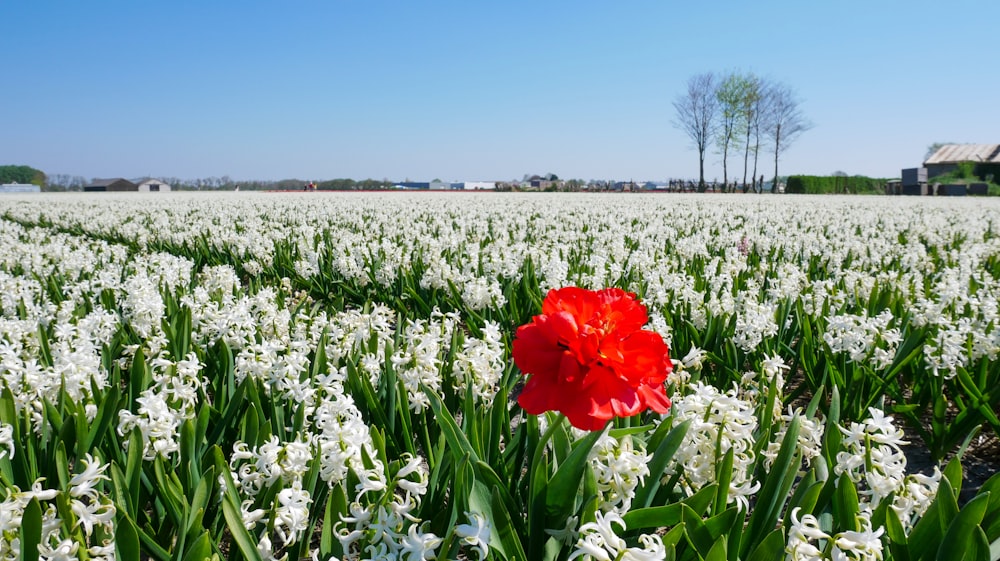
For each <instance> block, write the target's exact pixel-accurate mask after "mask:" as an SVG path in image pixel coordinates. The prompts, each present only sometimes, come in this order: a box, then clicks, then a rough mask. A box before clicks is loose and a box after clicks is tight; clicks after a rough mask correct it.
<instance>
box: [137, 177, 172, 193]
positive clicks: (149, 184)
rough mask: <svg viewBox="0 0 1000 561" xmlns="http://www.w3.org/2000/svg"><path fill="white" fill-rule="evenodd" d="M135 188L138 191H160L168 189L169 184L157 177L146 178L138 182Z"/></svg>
mask: <svg viewBox="0 0 1000 561" xmlns="http://www.w3.org/2000/svg"><path fill="white" fill-rule="evenodd" d="M136 188H137V190H138V191H139V192H140V193H149V192H153V193H156V192H159V193H162V192H164V191H169V190H170V184H169V183H166V182H163V181H160V180H159V179H147V180H145V181H143V182H142V183H139V185H137V186H136Z"/></svg>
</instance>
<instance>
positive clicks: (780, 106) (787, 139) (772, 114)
mask: <svg viewBox="0 0 1000 561" xmlns="http://www.w3.org/2000/svg"><path fill="white" fill-rule="evenodd" d="M767 95H768V96H769V98H770V100H769V106H770V111H769V112H768V119H767V126H766V127H765V132H766V135H767V137H768V139H770V141H771V143H772V144H771V151H772V152H774V183H773V184H772V187H771V192H772V193H777V192H778V160H779V159H780V158H781V152H782V151H783V150H786V149H787V148H788V146H789V145H790V144H791V143H792V142H794V141H795V139H796V138H798V136H799V135H800V134H802V133H803V132H805V131H807V130H809V129H811V128H812V123H810V122H809V120H808V119H806V118H805V116H804V115H803V114H802V111H801V110H800V109H799V100H798V99H797V98H796V97H795V93H794V92H792V90H791V88H789V87H788V86H786V85H785V84H782V83H775V84H772V85H771V87H769V88H768V94H767Z"/></svg>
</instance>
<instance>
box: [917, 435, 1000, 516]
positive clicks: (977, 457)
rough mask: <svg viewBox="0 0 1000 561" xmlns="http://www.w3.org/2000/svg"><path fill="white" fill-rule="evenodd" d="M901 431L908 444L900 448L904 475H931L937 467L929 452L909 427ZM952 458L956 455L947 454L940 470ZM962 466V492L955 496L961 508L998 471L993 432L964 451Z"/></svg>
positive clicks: (999, 445)
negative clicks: (904, 467) (904, 458)
mask: <svg viewBox="0 0 1000 561" xmlns="http://www.w3.org/2000/svg"><path fill="white" fill-rule="evenodd" d="M903 430H904V432H905V433H906V438H907V440H909V441H910V445H909V446H904V447H903V453H904V454H906V471H907V472H908V473H924V474H930V473H931V472H933V471H934V466H936V465H939V464H938V463H937V462H935V461H934V460H933V459H931V454H930V452H929V451H928V450H927V448H926V447H924V446H922V441H921V440H920V437H919V436H918V435H917V434H916V432H914V431H913V430H912V429H910V428H909V427H904V428H903ZM955 456H956V453H955V452H950V453H948V455H947V456H945V458H944V460H942V461H941V463H940V467H941V468H942V469H944V466H946V465H948V462H950V461H951V460H952V458H954V457H955ZM961 462H962V490H961V492H960V493H959V495H958V504H959V505H964V504H965V503H967V502H969V501H970V500H972V499H973V498H974V497H975V496H976V495H977V494H978V493H979V490H980V489H981V488H982V486H983V484H984V483H986V481H987V480H988V479H989V478H991V477H993V476H994V475H996V474H997V471H998V470H1000V438H997V436H996V435H995V434H993V433H992V432H989V433H985V434H979V435H977V436H976V437H975V438H973V439H972V441H971V442H970V443H969V446H968V448H966V449H965V453H964V454H963V455H962V457H961Z"/></svg>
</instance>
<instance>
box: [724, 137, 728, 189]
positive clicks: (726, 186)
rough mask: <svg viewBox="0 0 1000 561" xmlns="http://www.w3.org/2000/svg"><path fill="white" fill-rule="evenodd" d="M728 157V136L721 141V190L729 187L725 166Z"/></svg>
mask: <svg viewBox="0 0 1000 561" xmlns="http://www.w3.org/2000/svg"><path fill="white" fill-rule="evenodd" d="M728 159H729V138H726V140H725V141H723V143H722V191H723V192H726V191H727V190H728V189H729V173H728V169H727V168H726V160H728Z"/></svg>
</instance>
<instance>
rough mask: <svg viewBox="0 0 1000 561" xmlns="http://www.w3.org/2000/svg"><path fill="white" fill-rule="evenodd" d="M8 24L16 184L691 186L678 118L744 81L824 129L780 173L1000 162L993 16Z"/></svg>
mask: <svg viewBox="0 0 1000 561" xmlns="http://www.w3.org/2000/svg"><path fill="white" fill-rule="evenodd" d="M0 22H3V25H2V26H0V28H2V31H0V63H2V67H3V70H4V81H3V84H2V85H0V164H19V165H20V164H23V165H30V166H32V167H36V168H38V169H41V170H42V171H44V172H46V173H48V174H56V173H66V174H71V175H82V176H85V177H87V178H93V177H138V176H147V175H148V176H172V177H181V178H186V179H193V178H199V177H209V176H223V175H228V176H231V177H232V178H234V179H243V180H250V179H281V178H290V177H295V178H303V179H317V180H321V179H332V178H337V177H351V178H355V179H362V178H367V177H372V178H377V179H381V178H389V179H392V180H402V179H405V178H409V179H411V180H415V181H416V180H425V181H426V180H430V179H433V178H441V179H445V180H503V179H512V178H520V177H521V176H522V175H524V174H526V173H527V174H532V173H538V174H544V173H555V174H557V175H559V176H560V177H562V178H583V179H591V178H602V179H630V178H631V179H635V180H640V179H643V180H656V179H666V178H676V177H684V178H689V177H697V173H698V160H697V153H696V152H695V151H694V150H693V149H692V148H691V145H690V142H689V140H688V139H687V138H686V137H685V136H684V134H683V133H682V132H681V131H680V130H678V129H676V128H674V127H673V126H672V125H671V121H672V120H673V119H674V109H673V107H672V105H671V102H672V101H673V100H674V99H675V98H676V97H677V96H678V95H679V94H680V93H681V92H682V91H683V90H684V88H685V86H686V82H687V80H688V78H689V77H691V76H692V75H695V74H698V73H702V72H708V71H713V72H717V73H725V72H727V71H732V70H742V71H752V72H754V73H756V74H758V75H760V76H763V77H766V78H769V79H771V80H776V81H781V82H784V83H786V84H788V85H789V86H791V87H792V88H793V89H794V90H795V91H796V92H797V94H798V97H799V99H800V100H801V109H802V111H803V112H804V113H805V115H806V116H807V117H808V118H809V120H810V121H812V123H813V124H814V127H813V128H812V130H810V131H808V132H806V133H805V134H803V135H802V136H801V137H800V138H799V139H798V140H797V141H796V142H795V143H794V144H793V145H792V146H791V147H790V148H789V149H788V151H787V152H786V153H785V154H784V155H783V157H782V161H781V168H780V172H781V173H782V174H785V173H810V174H819V175H826V174H830V173H832V172H834V171H844V172H847V173H849V174H865V175H873V176H881V177H898V176H899V170H900V168H905V167H915V166H918V165H919V164H920V163H921V161H922V160H923V157H924V153H925V151H926V149H927V146H928V145H930V144H931V143H933V142H939V141H942V142H972V143H1000V72H998V71H997V69H998V62H997V54H998V52H1000V43H998V39H997V37H1000V23H998V22H1000V2H997V1H991V0H980V1H975V2H973V1H968V0H956V1H951V2H940V1H936V2H928V1H923V0H911V1H895V0H860V1H859V0H840V1H822V0H819V1H813V0H790V1H782V2H769V1H760V2H735V1H728V0H717V1H708V2H692V1H683V2H675V1H667V0H660V1H645V0H618V1H614V0H604V1H588V0H575V1H555V0H553V1H547V0H527V1H520V0H511V1H503V2H478V1H471V0H462V1H453V2H452V1H449V2H444V1H417V0H411V1H405V2H404V1H398V2H389V1H381V0H323V1H320V0H300V1H299V0H295V1H292V0H290V1H285V2H279V1H268V2H264V1H254V0H241V1H238V2H237V1H224V0H196V1H188V0H180V1H171V2H147V1H139V0H127V1H101V0H88V1H86V2H65V1H54V0H0ZM761 157H762V159H764V160H765V161H769V160H770V159H771V158H772V157H773V156H771V155H769V154H762V155H761ZM707 164H708V169H707V171H706V174H707V175H708V177H709V178H711V177H713V176H717V177H719V178H720V179H721V176H722V166H721V159H720V157H719V156H717V155H714V154H713V155H711V156H710V157H709V160H708V162H707ZM730 166H731V169H732V167H733V166H736V167H739V168H740V172H742V160H741V159H740V161H739V162H737V161H736V159H733V160H731V161H730ZM762 166H763V168H764V170H766V171H765V175H767V176H768V177H770V176H771V174H772V172H771V169H772V166H773V163H770V164H763V163H762Z"/></svg>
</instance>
